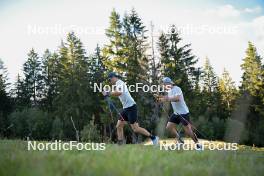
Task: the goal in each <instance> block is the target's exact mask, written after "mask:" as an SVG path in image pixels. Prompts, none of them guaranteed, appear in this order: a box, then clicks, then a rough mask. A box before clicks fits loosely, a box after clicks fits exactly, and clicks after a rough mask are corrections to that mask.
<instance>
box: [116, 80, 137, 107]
mask: <svg viewBox="0 0 264 176" xmlns="http://www.w3.org/2000/svg"><path fill="white" fill-rule="evenodd" d="M116 90H117V91H120V92H122V94H121V95H120V96H118V98H119V100H120V101H121V103H122V106H123V108H128V107H131V106H133V105H134V104H136V102H135V101H134V99H133V98H132V97H131V95H130V93H129V91H128V88H127V85H126V83H124V82H123V81H122V80H120V79H119V80H118V81H117V82H116Z"/></svg>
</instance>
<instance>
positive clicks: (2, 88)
mask: <svg viewBox="0 0 264 176" xmlns="http://www.w3.org/2000/svg"><path fill="white" fill-rule="evenodd" d="M8 86H9V83H8V77H7V69H6V68H5V66H4V63H3V61H2V60H1V59H0V136H6V135H7V133H6V132H7V131H6V129H7V127H8V125H9V122H8V118H7V116H8V114H9V113H10V112H11V111H12V106H11V98H10V96H9V94H8V92H7V88H8Z"/></svg>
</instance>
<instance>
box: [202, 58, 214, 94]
mask: <svg viewBox="0 0 264 176" xmlns="http://www.w3.org/2000/svg"><path fill="white" fill-rule="evenodd" d="M202 80H203V91H205V92H208V93H212V92H214V91H215V90H216V88H217V77H216V75H215V72H214V70H213V67H212V65H211V64H210V61H209V59H208V58H206V59H205V64H204V68H203V73H202Z"/></svg>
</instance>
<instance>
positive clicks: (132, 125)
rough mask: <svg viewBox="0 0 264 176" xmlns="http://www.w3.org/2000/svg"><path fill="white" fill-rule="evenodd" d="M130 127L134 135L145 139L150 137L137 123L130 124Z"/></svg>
mask: <svg viewBox="0 0 264 176" xmlns="http://www.w3.org/2000/svg"><path fill="white" fill-rule="evenodd" d="M130 126H131V128H132V130H133V131H134V132H135V133H140V134H142V135H144V136H147V137H150V136H151V134H150V133H149V132H148V131H147V130H146V129H145V128H142V127H140V126H139V125H138V123H137V122H135V123H134V124H130Z"/></svg>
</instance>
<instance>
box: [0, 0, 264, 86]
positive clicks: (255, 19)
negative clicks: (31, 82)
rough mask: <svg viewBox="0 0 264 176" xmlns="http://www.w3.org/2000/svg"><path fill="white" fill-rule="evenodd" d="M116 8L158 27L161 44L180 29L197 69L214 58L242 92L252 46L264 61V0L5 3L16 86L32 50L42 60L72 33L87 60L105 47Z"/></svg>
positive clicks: (3, 38) (4, 33) (2, 12)
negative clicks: (163, 34)
mask: <svg viewBox="0 0 264 176" xmlns="http://www.w3.org/2000/svg"><path fill="white" fill-rule="evenodd" d="M113 8H114V9H115V10H116V11H117V12H118V13H120V15H121V16H123V15H124V14H125V13H126V12H129V11H130V10H131V9H132V8H135V10H136V11H137V12H138V14H139V16H140V17H141V18H142V20H143V22H144V24H145V26H146V27H147V29H149V30H150V24H151V22H152V23H153V25H154V41H155V42H157V39H158V36H159V35H160V33H161V32H162V31H164V32H167V31H168V30H169V27H170V26H171V25H172V24H174V25H175V26H176V27H177V29H178V30H179V32H180V35H181V38H182V44H188V43H190V44H191V48H192V49H193V54H194V55H196V56H197V57H198V58H199V62H198V64H197V66H202V65H203V64H204V62H205V58H206V57H208V58H209V60H210V62H211V64H212V66H213V67H214V70H215V72H216V74H217V75H218V76H219V75H221V74H222V72H223V69H224V68H226V69H227V70H228V71H229V72H230V74H231V76H232V78H233V79H234V81H235V82H236V85H237V86H238V85H239V83H240V81H241V75H242V71H241V68H240V65H241V64H242V59H243V58H244V57H245V50H246V48H247V45H248V41H251V42H252V43H253V44H254V45H255V46H256V48H257V51H258V53H259V54H260V55H262V57H264V0H251V1H248V0H218V1H215V0H185V1H180V0H152V1H151V0H122V1H121V0H104V1H103V0H96V1H94V0H93V1H91V0H63V1H62V0H46V1H45V0H39V1H36V0H0V58H1V59H2V60H3V62H4V64H5V66H6V67H7V69H8V72H9V78H10V80H11V82H14V80H15V77H16V76H17V74H18V73H21V72H22V71H21V70H22V66H23V63H24V62H25V60H26V58H27V53H28V52H29V50H30V49H31V48H34V49H35V50H36V52H38V54H39V55H40V56H41V55H42V54H43V53H44V51H45V49H50V50H51V51H56V50H57V49H58V46H59V45H60V43H61V40H65V38H66V34H67V32H70V31H75V32H76V33H77V35H78V37H79V38H80V39H81V41H82V42H83V44H84V47H85V49H86V51H87V54H91V53H92V52H93V51H94V49H95V47H96V45H97V44H99V46H101V47H102V46H103V45H104V44H106V43H107V38H106V36H105V29H106V28H107V27H108V26H109V16H110V13H111V11H112V10H113ZM147 35H149V33H147Z"/></svg>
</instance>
